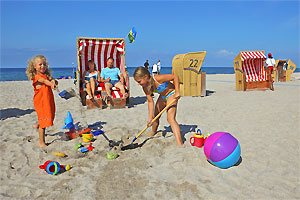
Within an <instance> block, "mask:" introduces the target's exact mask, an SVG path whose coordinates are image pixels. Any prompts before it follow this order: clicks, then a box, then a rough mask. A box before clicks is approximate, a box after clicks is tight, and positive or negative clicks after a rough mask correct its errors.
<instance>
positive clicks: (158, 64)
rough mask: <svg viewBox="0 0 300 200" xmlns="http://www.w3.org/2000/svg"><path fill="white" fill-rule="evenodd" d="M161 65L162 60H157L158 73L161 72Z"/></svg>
mask: <svg viewBox="0 0 300 200" xmlns="http://www.w3.org/2000/svg"><path fill="white" fill-rule="evenodd" d="M160 70H161V66H160V60H158V62H157V73H158V74H160Z"/></svg>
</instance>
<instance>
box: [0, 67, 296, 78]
mask: <svg viewBox="0 0 300 200" xmlns="http://www.w3.org/2000/svg"><path fill="white" fill-rule="evenodd" d="M51 70H52V76H53V77H54V78H60V77H69V76H71V77H72V78H74V72H73V69H72V68H70V67H68V68H52V69H51ZM134 70H135V67H128V68H127V71H128V73H129V76H132V75H133V72H134ZM201 70H202V71H203V72H206V74H234V70H233V67H202V68H201ZM150 71H151V68H150ZM171 72H172V67H162V68H161V73H162V74H170V73H171ZM295 72H300V69H299V68H297V69H296V70H295ZM23 80H28V79H27V77H26V74H25V69H24V68H0V81H23Z"/></svg>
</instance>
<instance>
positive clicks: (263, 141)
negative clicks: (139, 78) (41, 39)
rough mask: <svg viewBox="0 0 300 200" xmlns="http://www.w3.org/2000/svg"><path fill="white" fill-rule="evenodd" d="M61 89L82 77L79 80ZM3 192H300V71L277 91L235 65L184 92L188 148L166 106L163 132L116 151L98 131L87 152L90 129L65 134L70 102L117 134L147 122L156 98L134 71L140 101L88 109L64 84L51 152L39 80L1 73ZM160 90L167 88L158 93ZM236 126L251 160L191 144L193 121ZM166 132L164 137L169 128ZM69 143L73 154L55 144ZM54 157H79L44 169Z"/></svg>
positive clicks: (99, 195)
mask: <svg viewBox="0 0 300 200" xmlns="http://www.w3.org/2000/svg"><path fill="white" fill-rule="evenodd" d="M59 84H60V86H59V87H60V89H61V90H63V89H66V88H68V87H74V85H73V83H72V80H62V81H60V82H59ZM0 89H1V98H0V106H1V126H0V129H1V131H0V138H1V141H2V144H1V146H0V150H1V165H0V166H1V168H0V170H1V187H0V198H1V199H11V198H13V199H20V198H23V199H155V198H156V199H299V198H300V191H299V186H300V185H299V183H300V181H299V177H300V176H299V175H300V174H299V169H300V166H299V163H300V161H299V157H300V149H299V134H300V131H299V130H300V124H299V123H300V74H299V73H296V74H294V75H293V81H291V82H287V83H276V84H275V91H274V92H272V91H270V90H267V91H247V92H237V91H235V77H234V75H207V90H209V91H210V96H207V97H203V98H201V97H182V98H181V99H180V102H179V108H178V113H177V120H178V122H179V124H180V126H181V130H182V135H183V137H184V138H185V139H184V140H185V144H186V146H187V147H186V148H177V147H176V142H175V138H174V136H173V135H172V133H171V132H170V126H169V125H168V123H167V120H166V115H165V114H164V115H163V116H162V118H161V121H160V127H159V129H160V130H162V131H163V134H162V133H159V134H158V135H157V137H156V138H154V139H149V140H146V139H147V134H146V133H145V134H143V135H142V136H141V137H140V138H139V139H138V140H137V142H138V143H139V144H141V143H142V142H144V141H145V140H146V142H145V143H144V145H143V146H142V147H138V148H134V149H129V150H125V151H120V152H119V155H120V156H119V157H118V158H117V159H116V160H112V161H109V160H107V159H106V157H105V155H106V152H107V151H108V150H109V146H108V144H109V143H108V141H107V140H106V139H105V138H104V137H103V136H98V137H96V141H95V142H94V143H93V146H94V147H95V149H94V150H93V151H92V152H89V153H88V154H87V155H84V154H81V153H79V152H77V151H76V150H74V146H75V144H76V143H77V142H78V141H80V138H77V139H75V140H69V141H64V140H62V138H63V137H62V136H63V135H64V133H63V131H62V130H61V127H62V126H63V124H64V118H65V117H66V114H67V111H70V112H71V113H72V115H73V118H74V121H75V122H80V124H82V125H87V124H88V125H93V126H92V127H93V128H97V127H99V128H102V130H104V131H105V134H106V136H107V137H108V138H109V139H111V140H114V141H120V140H121V137H123V138H124V137H126V136H127V135H130V136H132V135H136V134H137V133H138V132H139V131H140V130H142V129H143V128H144V126H145V123H146V120H147V103H145V102H146V98H145V96H144V94H143V92H142V89H141V87H139V86H137V84H136V83H135V82H134V81H133V79H132V78H131V107H130V108H126V109H119V110H96V109H95V110H87V109H86V108H85V107H82V106H81V104H80V103H79V100H78V99H77V98H75V97H74V98H71V99H69V100H67V101H66V100H64V99H61V98H59V96H58V95H57V93H55V102H56V106H57V109H56V118H55V121H54V124H55V125H54V126H53V127H51V128H49V129H47V134H48V136H47V137H46V141H47V142H52V143H51V144H50V145H49V146H48V147H47V153H46V152H44V151H42V150H40V149H39V148H37V141H38V134H37V132H36V130H34V129H32V125H33V124H34V122H35V121H36V113H35V111H34V110H33V102H32V98H33V88H32V86H31V82H29V81H14V82H1V83H0ZM156 97H157V96H156ZM197 126H198V127H200V128H201V129H202V130H203V132H204V133H213V132H217V131H227V132H230V133H231V134H232V135H234V136H235V137H236V138H237V139H238V140H239V142H240V144H241V149H242V154H241V156H242V162H241V163H240V164H239V165H238V166H234V167H231V168H229V169H225V170H222V169H219V168H217V167H214V166H213V165H211V164H210V163H208V162H207V161H206V159H205V156H204V153H203V149H199V148H195V147H192V146H190V144H189V138H190V136H191V135H192V133H191V132H190V130H191V129H194V128H195V127H197ZM162 135H164V137H163V136H162ZM53 151H62V152H64V153H66V154H67V155H68V157H67V158H58V157H55V156H53V155H52V154H51V152H53ZM46 160H56V161H58V162H59V163H60V164H71V165H72V166H73V168H72V169H71V171H67V172H64V173H62V174H59V175H57V176H52V175H49V174H47V173H46V172H45V171H43V170H41V169H39V165H40V164H43V163H44V162H45V161H46Z"/></svg>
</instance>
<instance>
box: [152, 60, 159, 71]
mask: <svg viewBox="0 0 300 200" xmlns="http://www.w3.org/2000/svg"><path fill="white" fill-rule="evenodd" d="M152 74H158V69H157V64H155V63H154V64H153V65H152Z"/></svg>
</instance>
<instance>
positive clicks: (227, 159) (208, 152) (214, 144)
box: [204, 132, 241, 169]
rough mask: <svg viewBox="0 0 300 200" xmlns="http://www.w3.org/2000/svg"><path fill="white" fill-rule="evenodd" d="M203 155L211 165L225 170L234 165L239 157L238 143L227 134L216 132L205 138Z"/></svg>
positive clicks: (239, 148)
mask: <svg viewBox="0 0 300 200" xmlns="http://www.w3.org/2000/svg"><path fill="white" fill-rule="evenodd" d="M204 154H205V156H206V158H207V160H208V161H209V162H210V163H212V164H213V165H215V166H217V167H219V168H222V169H226V168H229V167H231V166H233V165H235V164H236V163H237V162H238V161H239V159H240V156H241V147H240V144H239V141H238V140H237V139H236V138H235V137H233V136H232V135H231V134H230V133H227V132H216V133H213V134H212V135H210V136H209V137H208V138H206V140H205V143H204Z"/></svg>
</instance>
